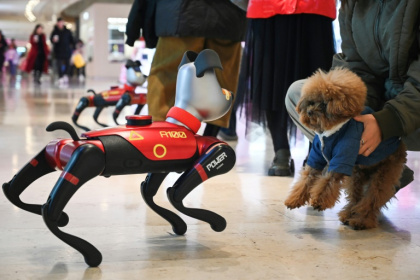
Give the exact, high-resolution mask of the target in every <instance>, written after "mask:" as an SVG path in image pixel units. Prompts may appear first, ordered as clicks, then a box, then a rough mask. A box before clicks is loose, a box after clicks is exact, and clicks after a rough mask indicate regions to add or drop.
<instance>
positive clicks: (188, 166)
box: [3, 50, 236, 266]
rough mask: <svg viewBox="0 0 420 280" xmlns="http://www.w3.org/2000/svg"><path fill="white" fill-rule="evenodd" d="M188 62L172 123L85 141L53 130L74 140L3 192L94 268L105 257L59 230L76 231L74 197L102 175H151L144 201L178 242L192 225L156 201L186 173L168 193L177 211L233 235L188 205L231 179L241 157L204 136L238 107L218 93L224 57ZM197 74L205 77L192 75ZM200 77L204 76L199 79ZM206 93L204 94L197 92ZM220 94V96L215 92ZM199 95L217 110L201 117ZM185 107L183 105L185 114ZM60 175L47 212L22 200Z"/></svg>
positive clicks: (138, 123) (53, 147) (39, 159)
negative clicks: (198, 193) (212, 184)
mask: <svg viewBox="0 0 420 280" xmlns="http://www.w3.org/2000/svg"><path fill="white" fill-rule="evenodd" d="M200 56H201V57H200ZM184 58H185V60H184V61H183V62H182V63H181V67H180V70H179V74H178V81H179V79H183V82H182V81H181V82H180V83H179V87H177V96H176V102H175V107H173V108H172V109H171V110H170V111H169V113H168V115H167V120H166V121H165V122H152V120H151V117H150V116H128V117H126V119H127V124H126V125H122V126H118V127H114V128H105V129H102V130H97V131H91V132H87V133H84V134H82V138H79V137H78V135H77V134H76V132H75V130H74V128H73V127H72V126H71V125H69V124H68V123H65V122H55V123H52V124H50V125H49V126H48V127H47V131H54V130H58V129H61V130H65V131H67V132H68V133H69V134H70V136H71V139H56V140H53V141H51V142H50V143H49V144H47V145H46V147H45V148H44V149H43V150H42V151H41V152H40V153H39V154H38V155H37V156H35V157H34V158H33V159H32V160H31V161H30V162H29V163H28V164H26V166H24V167H23V168H22V169H21V170H20V171H19V172H18V173H17V174H16V175H15V176H14V178H13V179H12V180H11V181H10V182H8V183H5V184H3V191H4V193H5V195H6V197H7V198H8V199H9V200H10V201H11V202H12V203H13V204H14V205H16V206H18V207H20V208H21V209H24V210H26V211H29V212H32V213H35V214H40V215H42V217H43V219H44V222H45V224H46V225H47V227H48V228H49V229H50V231H51V232H52V233H53V234H54V235H55V236H57V237H58V238H59V239H61V240H62V241H63V242H65V243H67V244H68V245H70V246H72V247H73V248H74V249H76V250H78V251H79V252H80V253H81V254H82V255H83V256H84V258H85V262H86V263H87V264H88V265H89V266H98V265H99V264H100V263H101V261H102V255H101V253H100V252H99V251H98V249H96V248H95V247H94V246H93V245H92V244H90V243H89V242H87V241H85V240H83V239H81V238H79V237H76V236H73V235H70V234H68V233H65V232H63V231H61V230H60V229H59V227H64V226H66V225H67V224H68V221H69V218H68V216H67V214H66V213H65V212H63V210H64V207H65V206H66V204H67V203H68V201H69V200H70V199H71V197H72V196H73V195H74V193H75V192H76V191H77V190H78V189H79V188H80V187H81V186H82V185H83V184H84V183H86V182H87V181H89V180H90V179H92V178H94V177H96V176H99V175H100V176H105V177H108V176H114V175H124V174H139V173H149V174H148V176H147V177H146V180H145V181H144V182H143V183H142V184H141V194H142V196H143V199H144V201H145V202H146V204H147V205H148V206H149V207H150V208H151V209H152V210H154V211H155V212H156V213H157V214H159V215H160V216H161V217H163V218H164V219H166V220H167V221H168V222H169V223H170V224H171V225H172V228H173V230H174V232H175V233H176V234H184V233H185V232H186V230H187V225H186V224H185V222H184V221H183V220H182V219H181V218H180V217H179V216H178V215H176V214H175V213H173V212H171V211H169V210H167V209H165V208H162V207H160V206H158V205H156V204H155V202H154V201H153V197H154V196H155V195H156V193H157V191H158V189H159V187H160V185H161V183H162V181H163V180H164V179H165V177H166V176H167V175H168V174H169V173H170V172H183V174H182V175H181V176H180V177H179V179H178V180H177V181H176V183H175V184H174V186H173V187H171V188H169V189H168V190H167V195H168V199H169V201H170V202H171V204H172V205H173V206H174V207H175V208H176V209H177V210H178V211H180V212H182V213H184V214H186V215H188V216H190V217H193V218H196V219H199V220H202V221H204V222H207V223H209V224H210V226H211V228H212V229H213V230H215V231H223V230H224V229H225V227H226V221H225V219H224V218H223V217H221V216H220V215H218V214H216V213H214V212H211V211H208V210H205V209H192V208H187V207H185V206H184V205H183V199H184V198H185V197H186V196H187V195H188V194H189V193H190V192H191V191H192V190H193V189H194V188H195V187H197V186H198V185H199V184H200V183H202V182H204V181H206V180H207V179H208V178H211V177H213V176H217V175H220V174H224V173H226V172H228V171H230V170H231V169H232V168H233V166H234V164H235V161H236V157H235V152H234V151H233V149H232V148H231V147H230V146H229V145H227V144H226V143H224V142H222V141H220V140H218V139H216V138H214V137H206V136H200V135H197V134H196V133H197V131H198V129H199V128H200V124H201V120H203V119H206V118H205V117H203V115H205V116H206V117H207V118H215V117H220V116H223V115H224V114H225V113H227V111H228V110H229V108H230V106H231V105H232V98H231V96H230V93H229V92H227V91H224V90H222V89H221V88H220V86H218V83H217V79H216V77H215V74H214V68H215V67H219V68H221V66H217V65H218V64H220V61H219V62H217V61H218V56H217V54H216V53H214V52H213V51H210V50H205V51H203V52H201V53H200V54H199V56H198V57H197V55H196V54H194V53H191V52H190V53H187V54H186V55H185V56H184ZM191 60H192V61H191ZM203 61H204V62H203ZM203 64H204V66H203ZM195 68H197V71H196V72H191V69H195ZM203 68H204V70H203V71H202V72H201V71H200V69H203ZM195 73H197V75H192V74H195ZM200 75H203V76H201V77H200ZM187 81H189V82H188V83H187ZM203 85H207V86H206V87H202V86H203ZM198 87H200V88H201V92H199V91H197V88H198ZM215 89H218V90H217V91H216V92H214V90H215ZM208 90H210V92H209V91H208ZM194 92H195V94H202V95H203V98H202V99H203V100H206V98H210V99H213V104H210V105H209V103H207V110H203V107H201V108H199V109H197V108H198V107H197V105H196V104H195V101H194V99H191V102H190V103H186V99H185V98H184V97H185V96H188V95H189V94H190V93H194ZM214 93H216V94H214ZM211 96H213V98H211ZM177 103H178V104H183V105H182V106H180V107H178V106H177ZM215 105H217V106H215ZM194 108H195V109H194ZM206 120H207V119H206ZM56 170H62V172H61V175H60V177H59V179H58V180H57V182H56V184H55V186H54V188H53V190H52V191H51V193H50V195H49V197H48V200H47V202H46V203H45V204H44V205H42V206H41V205H35V204H27V203H24V202H22V201H21V199H20V197H19V196H20V195H21V193H22V192H23V191H24V190H25V189H26V188H27V187H28V186H29V185H30V184H31V183H32V182H33V181H35V180H36V179H38V178H40V177H42V176H43V175H45V174H48V173H50V172H53V171H56Z"/></svg>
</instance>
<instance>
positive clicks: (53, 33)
mask: <svg viewBox="0 0 420 280" xmlns="http://www.w3.org/2000/svg"><path fill="white" fill-rule="evenodd" d="M54 35H55V28H54V30H53V32H51V35H50V41H51V43H52V44H55V43H54V41H53V37H54Z"/></svg>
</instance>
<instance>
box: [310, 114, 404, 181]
mask: <svg viewBox="0 0 420 280" xmlns="http://www.w3.org/2000/svg"><path fill="white" fill-rule="evenodd" d="M370 113H373V110H372V109H371V108H369V107H366V108H365V110H364V111H363V112H362V115H365V114H370ZM363 129H364V127H363V123H361V122H357V121H355V120H354V119H353V118H351V119H349V120H348V121H347V122H345V123H344V124H342V126H341V127H340V128H338V129H337V131H325V132H323V133H322V134H318V133H317V134H316V136H315V139H314V141H313V145H312V149H311V151H310V153H309V157H308V161H307V164H308V165H309V166H310V167H312V168H314V169H317V170H323V169H324V168H325V166H327V165H328V172H336V173H342V174H345V175H348V176H351V174H352V172H353V167H354V166H355V165H356V164H357V165H366V166H369V165H373V164H376V163H378V162H380V161H381V160H384V159H385V158H386V157H388V156H389V155H391V154H392V153H394V152H395V151H396V150H397V148H398V146H399V145H400V142H401V139H400V138H399V137H392V138H389V139H387V140H386V141H382V142H381V144H379V146H378V147H377V148H376V149H375V151H374V152H373V153H372V154H370V155H369V156H368V157H365V156H363V155H359V154H358V153H359V148H360V140H361V138H362V133H363Z"/></svg>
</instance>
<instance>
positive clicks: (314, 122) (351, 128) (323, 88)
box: [285, 68, 407, 229]
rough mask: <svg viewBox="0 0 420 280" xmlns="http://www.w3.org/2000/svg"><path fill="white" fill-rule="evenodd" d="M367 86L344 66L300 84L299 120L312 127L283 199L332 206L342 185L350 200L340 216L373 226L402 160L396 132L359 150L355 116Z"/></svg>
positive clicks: (359, 127)
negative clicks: (367, 150) (302, 162)
mask: <svg viewBox="0 0 420 280" xmlns="http://www.w3.org/2000/svg"><path fill="white" fill-rule="evenodd" d="M366 93H367V89H366V86H365V84H364V83H363V81H362V80H361V79H360V77H359V76H357V75H356V74H354V73H353V72H351V71H349V70H347V69H342V68H339V69H334V70H331V71H330V72H328V73H325V72H322V71H317V72H316V73H315V74H314V75H313V76H311V77H310V78H309V79H308V80H307V81H306V82H305V84H304V86H303V88H302V96H301V99H300V100H299V103H298V105H297V107H296V110H297V112H298V113H299V115H300V121H301V123H302V124H303V125H305V126H306V127H308V128H309V129H312V130H314V131H315V132H316V137H315V139H314V142H313V146H312V149H311V152H310V155H309V158H308V162H307V165H306V166H305V168H304V169H303V170H302V172H301V177H300V179H299V180H298V181H297V182H296V184H295V185H294V186H293V187H292V190H291V193H290V194H289V196H288V197H287V199H286V201H285V205H286V206H287V207H288V208H290V209H293V208H296V207H300V206H303V205H305V204H306V203H308V202H309V203H310V205H312V206H313V207H314V208H315V209H317V210H325V209H327V208H332V207H333V206H334V205H335V203H336V202H337V200H338V199H339V197H340V190H341V188H344V189H345V191H346V194H347V197H346V198H347V201H348V204H347V205H346V206H345V207H344V208H343V209H342V210H341V212H340V213H339V217H340V221H341V222H342V223H344V224H346V225H350V226H351V227H353V228H354V229H368V228H374V227H376V226H377V223H378V222H377V217H378V214H379V213H380V209H381V208H382V207H383V206H385V204H386V203H387V202H388V201H389V200H390V199H391V198H392V197H393V196H394V194H395V186H397V185H399V179H400V177H401V173H402V170H403V167H404V163H405V162H406V156H407V154H406V148H405V145H404V144H403V143H402V142H401V140H400V139H399V138H396V137H395V138H391V139H388V140H386V141H382V143H381V144H380V145H379V147H378V148H376V149H375V151H374V152H372V154H371V155H369V156H368V157H364V156H362V155H358V151H359V147H360V145H362V144H363V141H362V142H361V135H362V132H363V124H362V123H359V122H356V121H355V120H354V119H353V117H355V116H357V115H359V114H360V113H362V111H363V113H371V112H372V110H371V109H370V108H367V109H365V108H364V103H365V100H366Z"/></svg>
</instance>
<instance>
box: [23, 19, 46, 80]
mask: <svg viewBox="0 0 420 280" xmlns="http://www.w3.org/2000/svg"><path fill="white" fill-rule="evenodd" d="M29 42H30V43H31V49H30V51H29V53H28V57H27V63H26V68H25V71H26V72H31V71H32V70H34V81H35V83H37V84H41V75H42V72H44V73H47V72H48V59H47V57H48V54H49V49H48V46H47V42H46V37H45V34H44V27H43V26H42V25H41V24H37V25H36V26H35V29H34V32H32V35H31V37H29Z"/></svg>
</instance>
